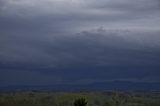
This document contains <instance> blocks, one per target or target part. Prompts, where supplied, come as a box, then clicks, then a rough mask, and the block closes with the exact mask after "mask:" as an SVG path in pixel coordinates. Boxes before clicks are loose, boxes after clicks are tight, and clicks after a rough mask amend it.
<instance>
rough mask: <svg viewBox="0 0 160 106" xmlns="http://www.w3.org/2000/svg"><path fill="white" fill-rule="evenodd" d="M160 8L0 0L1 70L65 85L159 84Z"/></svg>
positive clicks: (105, 0) (153, 4) (104, 0)
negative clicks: (131, 81)
mask: <svg viewBox="0 0 160 106" xmlns="http://www.w3.org/2000/svg"><path fill="white" fill-rule="evenodd" d="M37 3H38V4H37ZM158 3H159V1H157V0H152V1H150V0H141V1H139V0H135V1H133V0H132V1H131V0H119V1H113V0H112V1H111V0H100V1H96V0H94V1H93V0H92V1H91V0H87V1H79V0H77V1H75V2H71V1H69V0H68V1H67V0H66V1H63V0H62V1H58V0H54V1H53V2H52V1H50V0H46V1H43V0H40V1H38V0H33V1H32V0H25V1H18V0H16V1H14V0H1V1H0V23H1V24H0V71H1V73H4V70H8V71H7V72H6V73H7V75H10V74H9V72H11V73H12V72H13V73H14V72H15V73H20V74H22V75H24V73H28V76H29V75H30V74H31V73H33V75H35V74H37V75H38V76H39V77H38V78H37V79H41V78H42V77H43V78H42V79H46V78H47V77H48V76H49V75H51V76H50V77H52V75H56V76H59V77H60V78H62V77H63V78H64V79H63V81H64V80H68V81H69V82H71V81H72V80H76V81H77V82H78V81H81V79H83V78H84V80H85V79H86V80H87V79H90V80H91V81H94V80H114V79H144V80H145V79H149V80H153V79H154V77H155V79H157V80H160V79H159V78H158V77H159V75H160V73H159V71H158V70H159V69H160V67H159V66H160V62H159V61H160V57H159V54H160V36H159V34H160V30H159V25H160V24H159V22H160V20H159V14H158V11H159V4H158ZM100 26H103V27H100ZM21 71H22V72H21ZM39 73H40V74H39ZM151 73H152V74H151ZM4 74H5V73H4ZM43 74H45V75H44V76H43ZM88 75H89V76H88ZM113 76H114V77H113ZM144 76H145V77H146V78H144ZM32 77H33V76H32ZM50 77H49V78H50ZM88 77H89V78H88ZM2 79H3V81H5V80H6V82H7V78H6V79H5V78H4V77H3V78H0V80H1V82H2ZM10 80H11V79H10ZM10 80H8V83H9V82H10ZM48 80H49V79H47V80H46V82H47V81H48ZM63 81H62V82H63ZM29 82H30V81H29ZM29 82H28V83H29ZM57 82H58V81H57ZM34 83H36V82H34Z"/></svg>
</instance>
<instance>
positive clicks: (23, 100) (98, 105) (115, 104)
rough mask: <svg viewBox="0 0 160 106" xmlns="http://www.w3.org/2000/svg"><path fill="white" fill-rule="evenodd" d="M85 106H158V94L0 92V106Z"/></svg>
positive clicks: (159, 95)
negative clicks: (82, 105) (80, 105)
mask: <svg viewBox="0 0 160 106" xmlns="http://www.w3.org/2000/svg"><path fill="white" fill-rule="evenodd" d="M81 97H83V98H86V100H87V106H160V92H122V91H105V92H37V91H36V92H35V91H34V92H33V91H28V92H1V93H0V106H74V101H75V100H76V99H78V98H81Z"/></svg>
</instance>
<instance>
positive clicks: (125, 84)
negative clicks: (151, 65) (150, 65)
mask: <svg viewBox="0 0 160 106" xmlns="http://www.w3.org/2000/svg"><path fill="white" fill-rule="evenodd" d="M23 90H49V91H50V90H51V91H80V90H87V91H92V90H160V82H131V81H112V82H96V83H92V84H55V85H38V86H37V85H35V86H34V85H14V86H4V87H0V91H23Z"/></svg>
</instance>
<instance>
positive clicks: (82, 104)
mask: <svg viewBox="0 0 160 106" xmlns="http://www.w3.org/2000/svg"><path fill="white" fill-rule="evenodd" d="M86 105H87V100H86V99H85V98H79V99H76V100H75V101H74V106H86Z"/></svg>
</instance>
